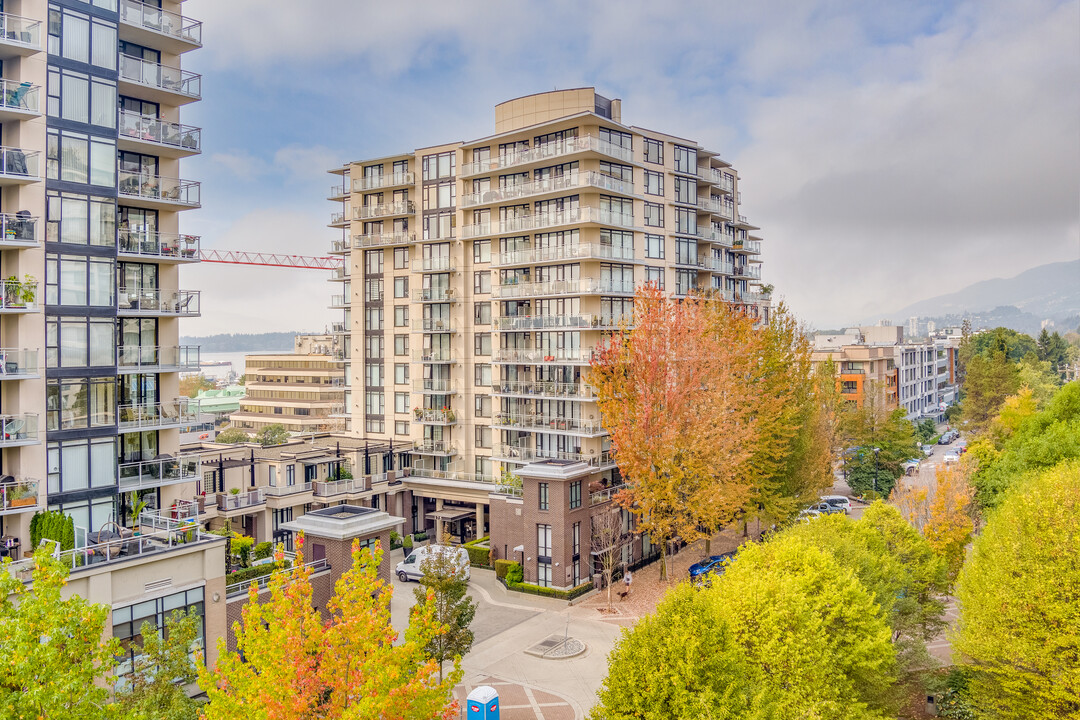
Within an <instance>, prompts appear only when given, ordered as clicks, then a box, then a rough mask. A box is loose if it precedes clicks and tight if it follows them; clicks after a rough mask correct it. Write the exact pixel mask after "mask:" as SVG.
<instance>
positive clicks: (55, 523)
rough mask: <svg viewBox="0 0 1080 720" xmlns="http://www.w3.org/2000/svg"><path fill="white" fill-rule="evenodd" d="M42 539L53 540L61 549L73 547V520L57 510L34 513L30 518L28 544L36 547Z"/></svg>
mask: <svg viewBox="0 0 1080 720" xmlns="http://www.w3.org/2000/svg"><path fill="white" fill-rule="evenodd" d="M42 539H48V540H55V541H56V542H57V543H59V544H60V549H61V550H71V549H73V548H74V547H75V521H74V520H73V519H72V518H71V517H70V516H68V515H65V514H64V513H62V512H60V511H59V510H49V511H46V512H38V513H35V514H34V516H33V517H32V518H30V545H31V547H32V548H37V546H38V543H39V542H41V540H42Z"/></svg>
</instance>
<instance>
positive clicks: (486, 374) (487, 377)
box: [473, 363, 491, 387]
mask: <svg viewBox="0 0 1080 720" xmlns="http://www.w3.org/2000/svg"><path fill="white" fill-rule="evenodd" d="M473 382H474V383H475V384H477V385H480V386H483V387H491V365H488V364H487V363H476V364H475V365H473Z"/></svg>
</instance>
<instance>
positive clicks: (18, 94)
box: [0, 80, 41, 122]
mask: <svg viewBox="0 0 1080 720" xmlns="http://www.w3.org/2000/svg"><path fill="white" fill-rule="evenodd" d="M40 101H41V86H40V85H32V84H30V83H29V82H21V83H17V82H15V81H14V80H0V122H7V121H9V120H26V119H28V118H33V117H37V116H38V115H41V109H40V108H41V105H40Z"/></svg>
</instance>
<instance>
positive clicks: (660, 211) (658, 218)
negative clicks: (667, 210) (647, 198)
mask: <svg viewBox="0 0 1080 720" xmlns="http://www.w3.org/2000/svg"><path fill="white" fill-rule="evenodd" d="M645 224H646V225H648V226H649V227H664V206H663V205H661V204H659V203H651V202H647V203H645Z"/></svg>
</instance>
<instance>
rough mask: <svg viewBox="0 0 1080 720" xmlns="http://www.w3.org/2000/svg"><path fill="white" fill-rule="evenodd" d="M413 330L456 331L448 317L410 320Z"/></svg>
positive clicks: (430, 331) (426, 331)
mask: <svg viewBox="0 0 1080 720" xmlns="http://www.w3.org/2000/svg"><path fill="white" fill-rule="evenodd" d="M412 329H413V331H414V332H423V333H449V332H457V329H456V327H455V325H454V322H453V321H452V320H451V319H450V318H439V319H435V318H416V319H415V320H413V321H412Z"/></svg>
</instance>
